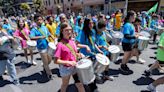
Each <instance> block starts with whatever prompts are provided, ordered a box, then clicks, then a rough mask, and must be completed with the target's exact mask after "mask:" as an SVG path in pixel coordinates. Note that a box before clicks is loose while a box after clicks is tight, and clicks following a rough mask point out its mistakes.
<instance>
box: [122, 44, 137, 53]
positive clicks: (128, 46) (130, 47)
mask: <svg viewBox="0 0 164 92" xmlns="http://www.w3.org/2000/svg"><path fill="white" fill-rule="evenodd" d="M133 48H134V44H131V43H124V42H122V49H123V51H124V52H125V51H132V50H133Z"/></svg>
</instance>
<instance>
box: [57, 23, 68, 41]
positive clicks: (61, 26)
mask: <svg viewBox="0 0 164 92" xmlns="http://www.w3.org/2000/svg"><path fill="white" fill-rule="evenodd" d="M68 26H69V24H68V23H67V22H64V23H62V24H60V36H59V41H60V40H61V39H63V33H62V32H63V29H64V28H66V27H68Z"/></svg>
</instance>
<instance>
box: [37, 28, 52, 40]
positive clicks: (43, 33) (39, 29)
mask: <svg viewBox="0 0 164 92" xmlns="http://www.w3.org/2000/svg"><path fill="white" fill-rule="evenodd" d="M38 30H39V32H40V33H41V34H42V35H43V36H46V34H44V32H43V31H42V30H41V29H40V28H38ZM46 40H47V41H48V42H49V39H48V37H47V36H46Z"/></svg>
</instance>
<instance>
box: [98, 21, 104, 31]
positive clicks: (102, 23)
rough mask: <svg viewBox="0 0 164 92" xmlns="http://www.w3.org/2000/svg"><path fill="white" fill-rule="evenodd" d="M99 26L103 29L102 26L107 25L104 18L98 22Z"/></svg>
mask: <svg viewBox="0 0 164 92" xmlns="http://www.w3.org/2000/svg"><path fill="white" fill-rule="evenodd" d="M97 27H98V28H99V29H102V28H104V27H106V22H105V21H104V20H100V21H99V22H98V24H97Z"/></svg>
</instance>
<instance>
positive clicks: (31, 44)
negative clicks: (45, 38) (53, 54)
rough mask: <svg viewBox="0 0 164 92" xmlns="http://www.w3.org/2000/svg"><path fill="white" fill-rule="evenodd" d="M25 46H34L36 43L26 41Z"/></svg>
mask: <svg viewBox="0 0 164 92" xmlns="http://www.w3.org/2000/svg"><path fill="white" fill-rule="evenodd" d="M27 44H28V45H29V46H36V44H37V43H36V41H27Z"/></svg>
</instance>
